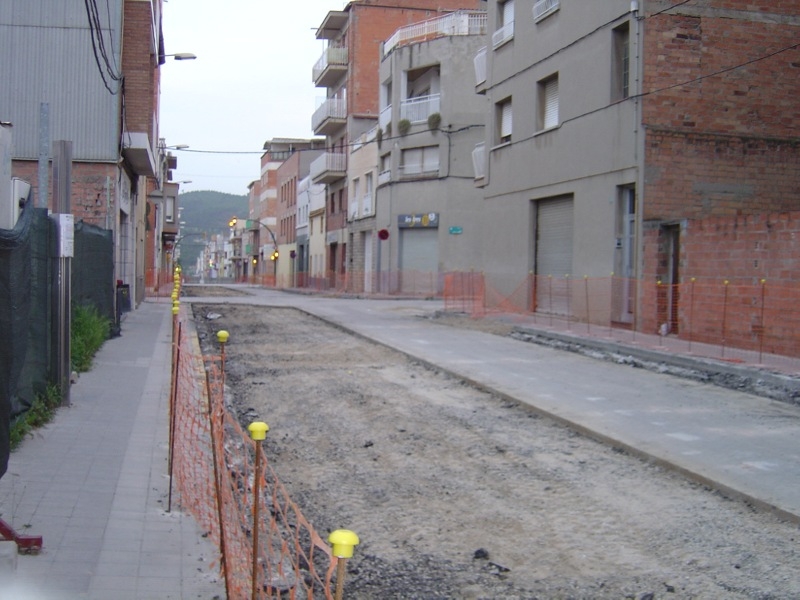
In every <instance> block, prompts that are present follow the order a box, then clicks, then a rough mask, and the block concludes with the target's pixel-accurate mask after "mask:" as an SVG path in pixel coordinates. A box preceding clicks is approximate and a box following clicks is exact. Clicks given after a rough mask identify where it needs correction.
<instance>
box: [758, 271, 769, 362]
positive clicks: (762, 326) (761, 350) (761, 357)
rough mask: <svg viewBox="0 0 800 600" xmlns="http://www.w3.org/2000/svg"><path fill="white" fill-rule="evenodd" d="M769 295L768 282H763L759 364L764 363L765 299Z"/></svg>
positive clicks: (763, 280)
mask: <svg viewBox="0 0 800 600" xmlns="http://www.w3.org/2000/svg"><path fill="white" fill-rule="evenodd" d="M766 293H767V280H766V279H762V280H761V331H760V332H759V334H758V362H759V363H762V361H763V355H764V332H765V331H766V330H767V328H766V325H764V298H765V296H766Z"/></svg>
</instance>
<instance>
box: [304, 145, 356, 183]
mask: <svg viewBox="0 0 800 600" xmlns="http://www.w3.org/2000/svg"><path fill="white" fill-rule="evenodd" d="M309 171H310V173H311V180H312V181H313V182H314V183H331V182H333V181H337V180H339V179H341V178H342V177H344V176H345V173H346V172H347V155H346V154H344V153H342V152H326V153H325V154H323V155H322V156H320V157H318V158H317V159H316V160H314V161H313V162H312V163H311V165H310V167H309Z"/></svg>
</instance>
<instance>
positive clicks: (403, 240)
mask: <svg viewBox="0 0 800 600" xmlns="http://www.w3.org/2000/svg"><path fill="white" fill-rule="evenodd" d="M438 279H439V230H438V229H433V228H431V229H400V287H401V291H403V292H409V293H433V292H435V291H436V287H437V285H438V283H437V282H438Z"/></svg>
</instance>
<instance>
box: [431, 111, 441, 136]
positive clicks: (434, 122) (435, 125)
mask: <svg viewBox="0 0 800 600" xmlns="http://www.w3.org/2000/svg"><path fill="white" fill-rule="evenodd" d="M441 124H442V115H441V114H439V113H438V112H435V113H431V114H429V115H428V129H430V130H431V131H434V132H436V131H438V130H439V125H441Z"/></svg>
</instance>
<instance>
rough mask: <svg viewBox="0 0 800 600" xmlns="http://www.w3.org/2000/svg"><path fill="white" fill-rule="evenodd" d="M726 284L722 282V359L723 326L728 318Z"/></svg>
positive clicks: (723, 345)
mask: <svg viewBox="0 0 800 600" xmlns="http://www.w3.org/2000/svg"><path fill="white" fill-rule="evenodd" d="M728 283H730V282H729V281H728V280H727V279H726V280H725V281H723V282H722V284H723V285H724V286H725V293H724V295H723V297H722V358H725V344H726V341H725V325H726V321H727V318H728Z"/></svg>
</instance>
